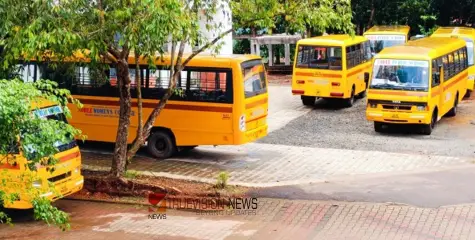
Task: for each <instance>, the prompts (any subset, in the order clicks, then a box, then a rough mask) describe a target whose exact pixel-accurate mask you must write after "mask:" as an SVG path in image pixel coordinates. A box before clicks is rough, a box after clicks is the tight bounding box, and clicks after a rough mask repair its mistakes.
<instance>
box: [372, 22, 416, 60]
mask: <svg viewBox="0 0 475 240" xmlns="http://www.w3.org/2000/svg"><path fill="white" fill-rule="evenodd" d="M409 31H410V28H409V26H400V25H394V26H373V27H371V28H370V29H368V31H366V32H365V33H364V34H363V36H365V37H366V38H367V39H369V42H370V44H371V51H372V52H373V54H377V53H379V52H381V50H383V49H384V48H386V47H392V46H398V45H403V44H404V43H406V42H407V41H408V40H409Z"/></svg>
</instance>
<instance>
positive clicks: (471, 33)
mask: <svg viewBox="0 0 475 240" xmlns="http://www.w3.org/2000/svg"><path fill="white" fill-rule="evenodd" d="M431 37H458V38H461V39H463V40H464V41H465V42H466V45H467V55H468V65H469V68H468V81H467V94H466V97H470V95H471V93H472V91H473V90H474V88H475V65H474V53H475V48H474V47H473V43H474V42H475V29H473V28H469V27H440V28H438V29H437V30H436V31H435V32H434V33H433V34H432V35H431Z"/></svg>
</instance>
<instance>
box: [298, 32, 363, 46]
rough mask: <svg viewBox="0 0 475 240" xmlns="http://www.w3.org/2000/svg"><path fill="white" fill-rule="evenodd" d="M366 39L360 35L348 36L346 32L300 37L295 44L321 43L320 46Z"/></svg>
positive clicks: (354, 42)
mask: <svg viewBox="0 0 475 240" xmlns="http://www.w3.org/2000/svg"><path fill="white" fill-rule="evenodd" d="M366 40H367V39H366V38H364V37H362V36H353V37H352V36H350V35H347V34H336V35H326V36H319V37H312V38H305V39H301V40H299V41H298V42H297V44H302V45H321V46H348V45H353V44H356V43H361V42H364V41H366Z"/></svg>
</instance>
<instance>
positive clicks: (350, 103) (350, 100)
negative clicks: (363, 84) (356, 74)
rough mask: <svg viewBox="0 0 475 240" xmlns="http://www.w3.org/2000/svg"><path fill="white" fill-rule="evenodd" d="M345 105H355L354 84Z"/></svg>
mask: <svg viewBox="0 0 475 240" xmlns="http://www.w3.org/2000/svg"><path fill="white" fill-rule="evenodd" d="M344 104H345V107H353V104H355V86H354V85H353V88H352V89H351V95H350V98H347V99H345V100H344Z"/></svg>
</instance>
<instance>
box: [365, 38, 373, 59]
mask: <svg viewBox="0 0 475 240" xmlns="http://www.w3.org/2000/svg"><path fill="white" fill-rule="evenodd" d="M364 48H365V58H366V60H367V61H369V60H371V58H373V54H372V53H371V44H370V43H369V41H366V42H364Z"/></svg>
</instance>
